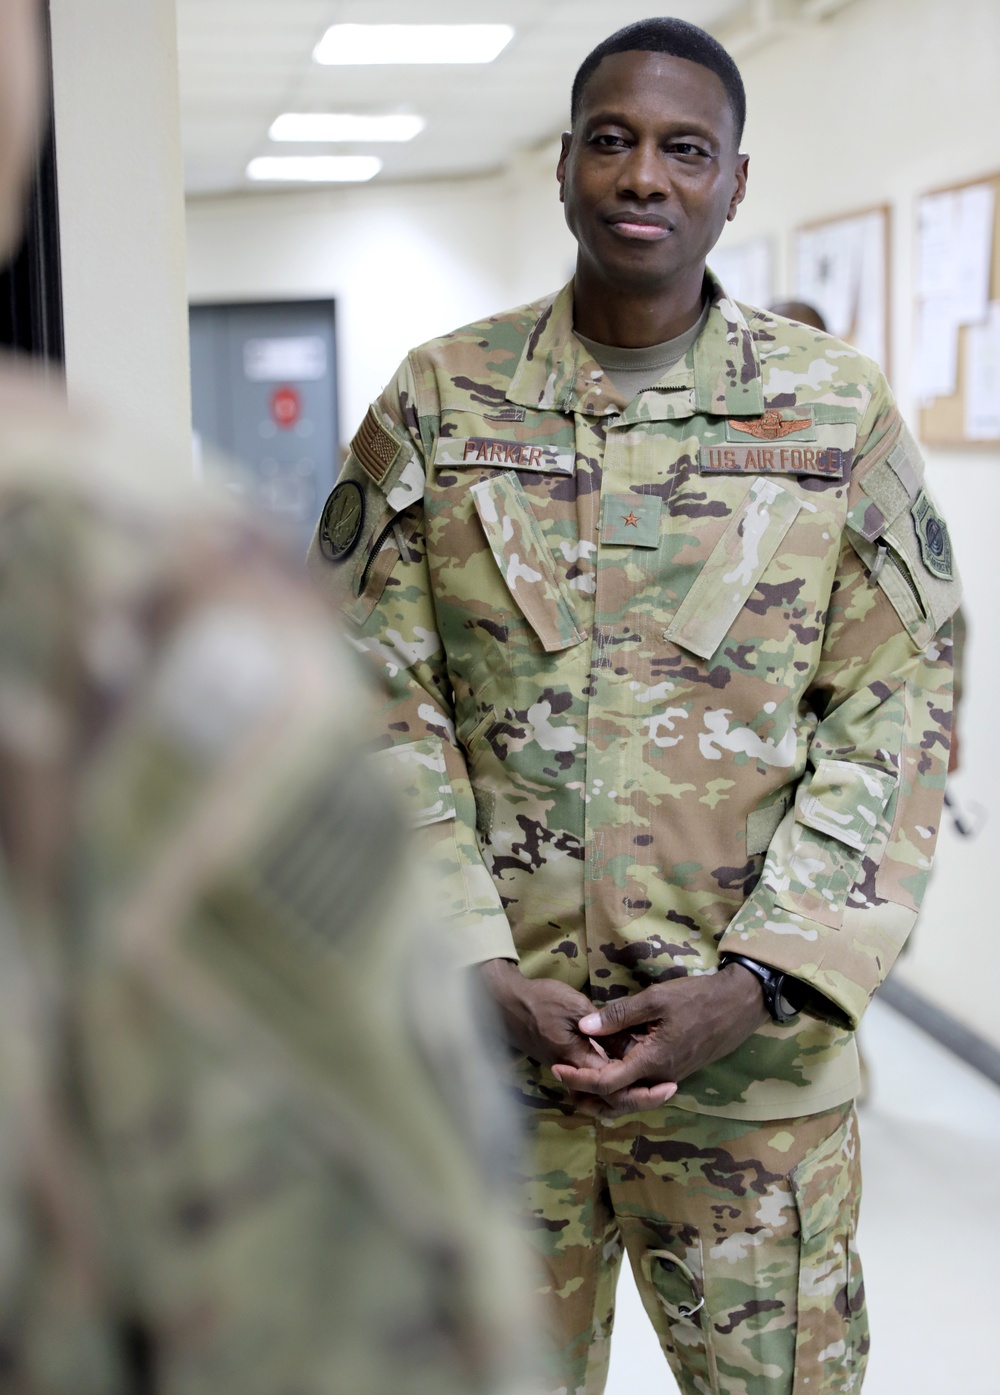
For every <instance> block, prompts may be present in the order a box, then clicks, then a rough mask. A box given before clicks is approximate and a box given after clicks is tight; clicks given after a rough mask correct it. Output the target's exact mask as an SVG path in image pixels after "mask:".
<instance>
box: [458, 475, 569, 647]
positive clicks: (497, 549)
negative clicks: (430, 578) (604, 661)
mask: <svg viewBox="0 0 1000 1395" xmlns="http://www.w3.org/2000/svg"><path fill="white" fill-rule="evenodd" d="M472 498H473V500H474V502H475V505H476V512H477V513H478V515H479V521H480V523H481V524H482V525H483V532H484V533H485V534H486V540H487V542H488V543H489V545H490V551H491V552H492V553H493V556H494V558H495V560H496V564H497V566H498V567H499V568H500V571H501V574H502V575H503V579H504V581H505V582H506V583H507V590H508V591H509V592H510V594H511V598H512V599H513V601H514V604H515V605H516V606H517V607H518V609H519V610H520V612H521V614H522V615H523V616H524V618H525V620H527V622H528V624H529V625H530V626H531V628H532V629H533V630H534V632H535V634H536V635H537V637H538V640H539V643H540V644H541V646H542V648H543V649H544V650H545V652H546V653H547V654H552V653H555V652H557V651H558V650H560V649H571V648H572V647H573V646H574V645H576V644H582V643H583V641H584V639H585V638H586V635H585V634H584V632H583V630H582V628H581V626H580V623H579V619H578V617H577V613H576V606H575V605H574V603H573V594H572V592H571V591H570V589H569V587H568V585H567V584H566V582H565V581H564V580H563V579H562V578H561V577H560V576H559V573H558V571H557V570H556V563H555V561H554V559H553V557H552V553H551V552H550V551H549V545H548V543H547V542H546V541H545V534H544V533H543V532H542V529H541V525H540V524H539V522H538V519H537V518H536V517H535V514H534V510H533V509H532V507H531V501H530V499H529V498H528V496H527V494H525V492H524V489H523V488H522V486H521V481H520V480H519V479H518V477H517V475H516V474H515V473H514V472H513V471H512V470H508V471H506V472H505V473H504V474H502V475H494V476H492V477H491V478H489V479H484V480H480V481H479V483H478V484H474V485H473V486H472Z"/></svg>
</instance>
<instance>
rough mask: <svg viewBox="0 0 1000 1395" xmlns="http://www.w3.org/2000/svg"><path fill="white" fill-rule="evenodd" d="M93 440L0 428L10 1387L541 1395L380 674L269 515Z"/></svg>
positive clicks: (464, 1028) (473, 1072) (1, 1303)
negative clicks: (391, 778) (146, 482)
mask: <svg viewBox="0 0 1000 1395" xmlns="http://www.w3.org/2000/svg"><path fill="white" fill-rule="evenodd" d="M61 449H62V450H63V452H64V453H66V447H65V445H62V446H61ZM80 455H81V452H80V451H78V450H70V451H69V462H68V464H67V465H65V468H63V469H62V470H61V471H53V472H52V474H53V475H54V478H52V477H50V478H43V477H42V464H43V462H42V463H37V462H36V461H35V460H34V459H29V461H28V464H27V468H26V470H25V472H24V474H25V476H26V478H25V479H24V480H23V481H22V483H21V485H20V486H19V487H17V488H15V487H14V486H13V485H12V484H11V482H10V481H9V480H5V479H4V476H3V464H4V457H3V450H2V446H0V847H2V851H3V858H2V864H0V870H2V872H3V873H5V874H6V879H7V881H8V882H9V886H10V893H11V894H10V905H11V907H12V908H13V911H14V912H16V919H17V921H18V922H19V929H18V928H17V927H15V925H14V918H15V916H14V914H13V913H12V911H11V910H9V909H8V906H7V905H6V904H5V901H4V898H3V896H2V884H0V1008H2V1009H4V1010H3V1011H2V1012H0V1123H2V1125H3V1139H2V1142H0V1369H2V1371H3V1378H0V1386H3V1388H4V1389H8V1388H9V1389H11V1390H15V1389H16V1390H24V1391H28V1390H31V1391H38V1392H45V1395H120V1392H124V1391H126V1390H135V1389H140V1388H142V1389H153V1388H155V1389H156V1390H157V1391H162V1392H164V1395H175V1393H179V1392H181V1391H183V1392H184V1395H230V1393H232V1395H236V1392H238V1393H239V1395H273V1392H275V1391H276V1390H285V1389H287V1390H289V1391H290V1390H293V1389H294V1390H295V1391H296V1392H297V1395H321V1393H322V1395H384V1392H386V1391H390V1390H391V1391H395V1392H406V1395H523V1392H524V1391H525V1389H526V1388H527V1385H528V1382H529V1381H530V1369H529V1368H530V1362H531V1356H530V1348H531V1344H530V1341H529V1343H528V1346H527V1347H525V1346H524V1344H523V1341H522V1337H523V1334H524V1331H525V1328H526V1326H527V1321H526V1318H525V1315H524V1311H523V1308H522V1304H521V1301H520V1299H519V1297H518V1294H519V1293H520V1291H521V1290H522V1289H523V1287H524V1285H523V1283H522V1282H521V1275H520V1272H519V1265H520V1252H519V1248H518V1246H517V1244H516V1241H515V1239H514V1237H513V1235H512V1233H511V1232H510V1231H509V1230H508V1228H507V1226H506V1224H505V1220H506V1216H505V1213H504V1204H503V1199H502V1198H503V1196H504V1187H503V1185H502V1184H501V1183H500V1182H499V1181H498V1179H497V1177H496V1175H495V1173H491V1172H490V1171H489V1170H488V1169H487V1168H485V1167H484V1166H483V1165H482V1160H483V1159H484V1158H496V1157H497V1156H499V1155H500V1154H502V1153H503V1151H504V1145H503V1144H502V1143H500V1142H499V1140H498V1137H497V1136H495V1135H494V1133H493V1130H496V1129H501V1123H500V1121H502V1120H505V1116H504V1110H503V1101H502V1099H501V1098H500V1094H499V1087H498V1086H497V1085H496V1084H495V1082H494V1081H493V1078H492V1073H491V1071H490V1070H489V1068H488V1065H487V1063H486V1061H485V1058H484V1056H483V1054H482V1053H481V1052H480V1050H479V1048H478V1044H477V1039H476V1036H475V1033H474V1028H473V1025H472V1016H471V1011H470V1008H469V1005H468V1003H467V1002H466V1001H465V998H464V991H465V989H466V988H467V986H468V985H467V977H468V976H467V975H464V974H460V973H458V972H456V970H455V966H454V964H453V962H452V959H451V956H450V954H449V953H448V951H447V947H446V946H445V945H443V944H442V943H441V937H440V936H439V935H438V934H437V927H436V926H435V924H434V922H433V917H432V915H431V913H430V911H429V910H428V906H429V905H430V901H429V898H428V899H425V897H424V895H423V891H422V890H421V882H420V878H419V877H418V876H417V875H416V872H415V869H414V868H413V866H412V865H411V862H410V859H409V854H408V852H407V846H408V840H407V839H406V837H405V835H404V832H403V830H402V827H401V825H400V820H399V816H398V813H397V812H396V810H395V807H394V803H393V801H391V800H390V798H389V797H388V795H387V794H386V792H385V790H384V789H383V786H382V782H381V780H380V779H379V778H378V776H377V774H376V773H375V772H374V771H373V770H372V767H371V763H370V761H369V760H368V759H367V758H366V757H365V754H364V751H363V743H362V742H360V741H359V739H358V736H359V728H360V718H359V713H361V712H362V711H363V710H364V705H365V703H366V701H367V692H365V691H364V690H362V689H360V687H359V685H358V683H357V676H356V674H355V673H354V672H353V669H352V666H351V664H350V663H349V662H348V660H347V657H346V656H345V654H344V652H343V648H342V645H341V644H340V642H339V638H338V636H337V635H335V634H334V633H333V628H332V627H331V625H330V624H329V619H328V616H327V615H326V613H325V611H324V608H323V607H322V605H321V604H320V603H319V602H318V601H317V599H316V598H315V597H314V596H313V595H312V594H311V593H310V591H309V588H305V587H303V586H302V585H301V583H300V579H299V578H297V577H295V576H294V575H293V574H292V569H291V568H290V567H289V566H288V565H287V564H286V562H285V560H284V559H283V558H282V557H281V556H280V554H279V553H278V552H277V550H276V549H274V548H272V547H271V546H270V544H269V542H268V540H267V539H266V538H264V537H263V536H262V535H261V534H260V533H259V532H258V530H257V529H256V528H255V527H254V526H253V525H252V524H250V523H248V522H247V521H246V520H242V519H239V518H234V517H232V516H230V515H229V514H228V512H226V511H225V510H224V509H210V508H209V507H208V505H207V501H205V500H196V501H194V503H190V502H188V501H187V496H186V494H185V492H184V491H177V492H178V493H179V494H180V496H181V497H180V501H179V502H178V501H177V500H173V499H172V495H171V491H170V490H166V491H165V494H164V496H163V497H160V496H159V495H157V496H155V497H154V498H153V499H145V498H142V497H141V496H140V498H139V499H138V501H137V500H136V499H135V498H134V496H133V494H131V493H126V492H125V490H124V486H123V485H122V484H121V482H118V483H117V486H116V482H115V481H110V482H109V481H107V480H106V479H105V478H104V476H103V474H102V472H101V469H100V468H99V467H97V466H95V468H94V469H93V470H92V471H91V470H89V469H83V468H81V465H83V464H85V465H88V466H89V465H90V464H91V463H92V462H90V461H87V460H86V459H84V460H83V461H82V462H81V460H80ZM36 465H37V469H36ZM132 468H133V469H134V464H133V466H132ZM4 485H6V488H4V487H3V486H4ZM133 1365H134V1366H136V1369H132V1366H133ZM139 1367H141V1368H142V1370H141V1371H140V1370H139V1369H138V1368H139ZM126 1368H128V1369H126Z"/></svg>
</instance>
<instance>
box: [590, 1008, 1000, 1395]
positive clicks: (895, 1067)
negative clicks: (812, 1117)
mask: <svg viewBox="0 0 1000 1395" xmlns="http://www.w3.org/2000/svg"><path fill="white" fill-rule="evenodd" d="M861 1040H862V1046H863V1049H864V1052H865V1055H866V1057H867V1058H868V1060H869V1062H870V1066H871V1075H872V1089H871V1099H870V1102H869V1103H868V1104H867V1105H866V1106H865V1107H864V1108H863V1109H862V1111H861V1148H862V1159H863V1165H864V1179H865V1180H864V1187H865V1190H864V1201H863V1203H862V1209H861V1227H860V1245H861V1254H862V1259H863V1261H864V1268H865V1282H866V1286H867V1291H868V1309H869V1317H870V1321H871V1327H872V1353H871V1359H870V1362H869V1366H868V1376H867V1378H866V1380H865V1387H864V1395H942V1392H945V1391H954V1392H959V1391H960V1392H961V1395H1000V1357H998V1355H997V1350H996V1346H995V1335H994V1334H995V1328H994V1323H995V1321H996V1313H997V1307H998V1304H1000V1264H998V1261H997V1253H998V1248H1000V1185H998V1180H997V1179H998V1178H1000V1089H998V1088H997V1087H996V1086H995V1085H993V1084H991V1083H990V1081H988V1080H986V1079H985V1078H984V1077H983V1076H982V1075H980V1074H978V1073H977V1072H976V1071H974V1070H972V1069H971V1068H970V1067H968V1066H966V1065H965V1064H964V1063H963V1062H962V1061H960V1060H958V1059H957V1058H956V1057H955V1056H953V1055H952V1054H951V1052H949V1051H946V1050H945V1049H944V1048H943V1047H940V1046H938V1044H937V1043H936V1042H935V1041H934V1040H933V1039H932V1038H931V1037H929V1036H927V1035H926V1034H925V1033H924V1032H922V1031H920V1029H919V1028H917V1027H915V1026H913V1025H912V1024H911V1023H910V1022H908V1021H907V1019H906V1018H904V1017H902V1016H900V1014H899V1013H897V1012H895V1011H894V1010H893V1009H892V1008H890V1007H887V1006H884V1005H882V1004H880V1003H878V1002H876V1003H874V1004H873V1006H872V1007H871V1008H870V1010H869V1013H868V1015H867V1017H866V1019H865V1023H864V1026H863V1028H862V1038H861ZM675 1391H676V1385H675V1384H674V1381H673V1378H672V1377H671V1375H670V1373H669V1371H668V1369H667V1367H666V1364H665V1362H664V1359H663V1357H662V1356H661V1354H660V1350H659V1347H658V1345H657V1343H656V1339H655V1338H654V1336H653V1333H652V1329H651V1328H650V1327H649V1325H648V1323H647V1321H646V1317H645V1314H644V1313H643V1311H642V1307H641V1304H640V1302H639V1298H638V1295H637V1294H636V1291H635V1287H634V1285H633V1283H632V1278H631V1275H630V1274H629V1273H628V1272H623V1274H622V1278H621V1282H620V1284H619V1290H618V1314H617V1318H616V1323H615V1339H614V1344H613V1349H612V1356H611V1374H610V1377H609V1380H608V1385H607V1391H606V1395H671V1393H672V1392H675Z"/></svg>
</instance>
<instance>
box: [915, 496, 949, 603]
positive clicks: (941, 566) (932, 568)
mask: <svg viewBox="0 0 1000 1395" xmlns="http://www.w3.org/2000/svg"><path fill="white" fill-rule="evenodd" d="M910 513H911V514H912V516H913V526H914V527H915V528H916V530H917V541H918V542H919V543H920V556H921V557H922V558H923V562H924V566H925V567H926V568H927V570H928V571H929V572H930V573H931V574H932V575H933V576H936V577H939V578H940V579H941V580H942V581H951V580H952V578H953V576H954V574H955V572H954V568H953V566H952V561H951V538H950V537H949V536H948V525H947V524H946V523H945V521H944V519H943V518H942V517H941V515H940V514H939V513H938V512H937V511H936V509H935V508H934V505H933V504H932V503H931V501H930V499H928V497H927V494H926V493H925V491H924V490H921V491H920V493H919V494H918V495H917V497H916V498H915V499H914V501H913V503H912V505H911V506H910Z"/></svg>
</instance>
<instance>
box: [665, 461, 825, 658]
mask: <svg viewBox="0 0 1000 1395" xmlns="http://www.w3.org/2000/svg"><path fill="white" fill-rule="evenodd" d="M801 507H802V505H801V502H800V501H799V500H798V499H797V498H796V497H795V496H794V495H793V494H791V493H789V491H788V490H787V489H782V487H781V485H780V484H777V483H776V482H775V481H774V480H772V479H767V478H764V477H762V478H760V479H756V480H754V482H753V484H752V485H751V487H750V489H749V490H748V491H747V494H746V498H745V499H744V501H743V505H742V507H741V508H740V509H739V510H738V511H737V512H736V513H735V514H734V515H733V517H732V518H731V519H730V522H729V526H728V527H727V528H726V531H725V532H724V533H723V535H722V537H721V538H720V539H719V541H718V543H717V544H716V545H715V547H714V549H713V550H712V553H711V555H710V556H709V557H708V559H707V560H706V562H705V565H704V566H703V567H702V569H701V571H700V572H699V573H698V576H697V577H696V579H695V581H694V584H693V585H692V587H691V590H690V591H689V592H688V593H687V595H686V596H685V597H684V599H683V601H682V602H681V604H680V606H679V608H678V610H677V613H676V615H675V616H674V618H673V620H672V621H671V622H670V624H669V625H668V626H667V631H666V633H667V637H668V638H669V639H671V640H673V642H674V643H675V644H678V645H680V647H681V648H682V649H687V650H688V651H689V652H690V653H692V654H697V655H698V657H699V658H701V659H710V658H711V657H712V655H713V654H714V653H715V651H716V650H717V649H718V647H719V645H720V644H721V643H722V641H723V640H724V639H725V637H726V635H727V634H728V633H729V630H730V628H731V626H732V624H733V621H734V620H735V619H736V617H737V615H739V613H740V611H741V610H742V609H743V607H744V605H745V604H746V603H747V601H748V600H749V599H750V595H751V593H752V592H753V589H754V587H755V586H756V585H757V582H758V581H759V580H760V578H761V576H762V575H763V573H764V569H765V568H766V566H767V564H768V563H769V562H770V560H771V558H772V557H773V556H774V554H775V551H776V550H777V548H778V545H779V543H780V542H781V540H782V538H783V537H784V536H785V534H786V533H787V532H788V530H789V528H790V527H791V526H792V524H793V522H794V521H795V518H796V515H797V514H798V512H799V509H800V508H801Z"/></svg>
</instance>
